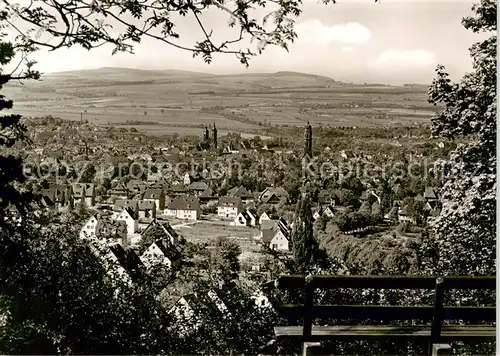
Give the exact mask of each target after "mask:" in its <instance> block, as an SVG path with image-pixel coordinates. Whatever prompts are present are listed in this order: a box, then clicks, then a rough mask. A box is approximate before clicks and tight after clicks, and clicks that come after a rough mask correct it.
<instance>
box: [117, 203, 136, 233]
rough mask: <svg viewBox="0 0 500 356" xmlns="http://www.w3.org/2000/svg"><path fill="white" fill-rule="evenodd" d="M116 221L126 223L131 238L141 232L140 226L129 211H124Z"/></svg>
mask: <svg viewBox="0 0 500 356" xmlns="http://www.w3.org/2000/svg"><path fill="white" fill-rule="evenodd" d="M115 220H116V221H124V222H125V224H126V225H127V235H129V236H131V235H134V234H135V233H136V232H137V231H138V230H139V224H138V222H137V220H135V219H134V218H133V213H132V212H131V211H130V210H129V209H123V210H122V212H121V213H120V214H119V215H118V216H117V217H116V219H115Z"/></svg>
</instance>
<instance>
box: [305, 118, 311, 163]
mask: <svg viewBox="0 0 500 356" xmlns="http://www.w3.org/2000/svg"><path fill="white" fill-rule="evenodd" d="M304 154H308V155H309V157H312V127H311V125H310V124H309V121H308V122H307V126H306V128H305V129H304Z"/></svg>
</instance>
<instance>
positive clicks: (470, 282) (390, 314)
mask: <svg viewBox="0 0 500 356" xmlns="http://www.w3.org/2000/svg"><path fill="white" fill-rule="evenodd" d="M495 282H496V280H495V277H494V276H492V277H443V278H441V277H438V278H436V277H383V276H309V277H307V278H305V277H300V276H283V277H280V278H279V279H278V280H277V283H276V285H277V287H278V288H280V289H295V290H297V289H301V290H303V291H304V296H305V299H304V304H303V305H282V306H279V307H278V312H279V314H280V315H281V316H282V317H285V318H288V319H295V320H297V319H303V325H302V326H277V327H275V334H276V337H277V339H278V340H283V339H298V340H300V341H302V342H303V343H304V345H306V344H308V343H310V342H314V341H316V342H318V341H327V340H403V341H406V340H425V341H428V343H429V349H428V351H429V354H431V353H435V354H443V355H444V354H447V350H448V349H449V350H451V348H449V347H448V346H447V345H446V343H449V342H451V341H466V340H475V341H490V340H494V339H495V334H496V333H495V331H496V327H495V326H494V325H492V324H493V323H494V322H495V320H496V308H495V306H486V307H484V306H445V305H444V304H443V300H444V295H445V292H447V291H451V290H492V291H495V288H496V283H495ZM337 288H352V289H393V290H401V289H403V290H410V289H414V290H416V289H423V290H434V304H433V305H432V306H399V305H396V306H394V305H390V306H382V305H373V306H372V305H370V306H369V305H314V303H313V301H314V295H315V291H316V290H317V289H337ZM493 293H494V292H493ZM314 319H350V320H354V321H358V322H361V321H364V320H367V319H372V320H378V321H410V320H426V321H430V324H427V325H411V326H403V325H400V326H397V325H396V326H394V325H335V326H313V320H314ZM448 320H460V321H463V322H464V323H461V324H468V323H476V324H475V325H453V326H451V325H443V322H445V321H448ZM484 322H489V323H490V325H484V324H483V323H484ZM478 323H479V324H478ZM442 343H445V345H443V344H442ZM304 349H306V347H304ZM450 352H451V351H450Z"/></svg>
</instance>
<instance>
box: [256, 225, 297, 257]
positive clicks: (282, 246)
mask: <svg viewBox="0 0 500 356" xmlns="http://www.w3.org/2000/svg"><path fill="white" fill-rule="evenodd" d="M260 240H261V242H262V244H263V245H265V246H267V247H269V248H270V249H272V250H275V251H289V250H290V248H289V247H290V230H289V229H288V227H286V226H284V225H283V223H282V222H281V221H277V222H276V223H275V224H274V226H273V227H272V228H268V227H266V228H265V229H262V230H261V236H260Z"/></svg>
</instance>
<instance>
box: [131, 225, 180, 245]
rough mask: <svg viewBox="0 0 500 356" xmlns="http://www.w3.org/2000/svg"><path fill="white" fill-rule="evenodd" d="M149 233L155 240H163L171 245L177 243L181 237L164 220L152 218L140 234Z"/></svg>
mask: <svg viewBox="0 0 500 356" xmlns="http://www.w3.org/2000/svg"><path fill="white" fill-rule="evenodd" d="M147 234H150V235H152V236H154V237H155V240H165V241H168V243H169V244H171V245H177V244H178V243H179V241H180V239H181V237H180V236H179V234H178V233H177V231H175V230H174V228H173V227H172V226H170V224H169V223H168V222H166V221H158V220H156V219H155V220H153V221H151V222H150V223H149V225H148V226H146V228H145V229H144V230H143V231H142V232H141V235H142V236H145V235H147Z"/></svg>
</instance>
